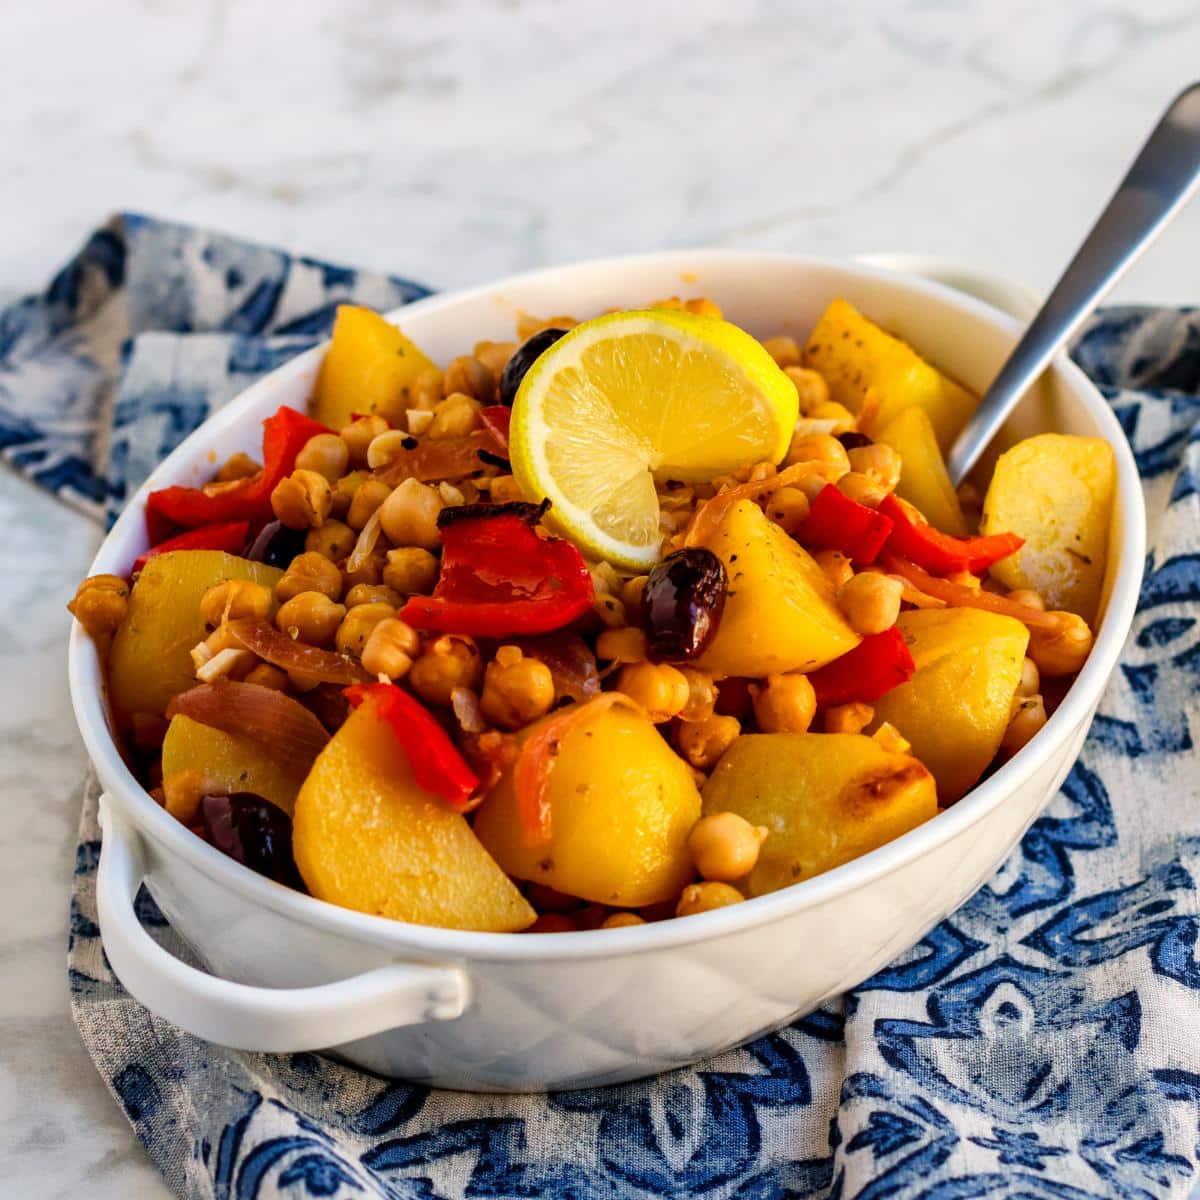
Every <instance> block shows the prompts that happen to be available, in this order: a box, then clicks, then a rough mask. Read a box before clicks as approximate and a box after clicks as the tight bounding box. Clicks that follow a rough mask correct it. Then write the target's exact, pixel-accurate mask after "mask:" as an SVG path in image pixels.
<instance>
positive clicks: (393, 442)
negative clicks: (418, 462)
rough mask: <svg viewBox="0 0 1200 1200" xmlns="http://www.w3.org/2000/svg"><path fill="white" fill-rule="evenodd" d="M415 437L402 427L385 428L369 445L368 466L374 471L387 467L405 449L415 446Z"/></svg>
mask: <svg viewBox="0 0 1200 1200" xmlns="http://www.w3.org/2000/svg"><path fill="white" fill-rule="evenodd" d="M413 445H414V443H413V439H412V436H411V435H410V434H407V433H405V432H404V430H402V429H385V430H384V431H383V433H381V434H380V435H379V436H378V437H376V438H373V439H372V441H371V444H370V445H369V446H368V447H367V466H368V467H370V468H371V470H372V471H377V470H378V469H379V468H380V467H386V466H387V465H388V463H390V462H392V461H394V460H395V459H397V458H399V457H400V455H401V454H403V453H404V451H405V450H408V449H411V448H412V447H413Z"/></svg>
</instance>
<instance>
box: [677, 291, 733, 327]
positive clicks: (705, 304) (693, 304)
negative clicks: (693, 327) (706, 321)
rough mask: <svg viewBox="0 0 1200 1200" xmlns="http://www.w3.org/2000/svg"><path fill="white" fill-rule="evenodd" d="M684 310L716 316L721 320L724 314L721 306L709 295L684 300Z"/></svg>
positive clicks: (705, 315)
mask: <svg viewBox="0 0 1200 1200" xmlns="http://www.w3.org/2000/svg"><path fill="white" fill-rule="evenodd" d="M683 311H684V312H690V313H695V314H696V315H697V316H700V317H716V318H717V320H718V321H719V320H720V319H721V318H722V316H723V315H724V314H723V313H722V311H721V306H720V305H719V304H718V303H717V302H716V301H715V300H710V299H709V298H708V297H707V296H693V297H692V299H690V300H685V301H684V302H683Z"/></svg>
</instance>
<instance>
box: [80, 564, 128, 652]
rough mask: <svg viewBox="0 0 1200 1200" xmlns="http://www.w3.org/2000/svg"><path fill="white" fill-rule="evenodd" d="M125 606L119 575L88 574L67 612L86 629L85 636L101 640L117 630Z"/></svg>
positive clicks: (124, 587)
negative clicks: (88, 576) (89, 575)
mask: <svg viewBox="0 0 1200 1200" xmlns="http://www.w3.org/2000/svg"><path fill="white" fill-rule="evenodd" d="M128 607H129V584H127V583H126V582H125V580H123V579H122V578H121V577H120V576H119V575H92V576H91V577H90V578H88V579H85V580H84V581H83V582H82V583H81V584H80V585H79V587H78V589H77V590H76V592H75V599H74V600H72V601H71V603H70V604H68V605H67V609H68V611H69V612H70V613H71V615H72V616H73V617H74V618H75V620H77V621H78V622H79V623H80V625H82V626H83V627H84V629H85V630H87V634H88V636H89V637H91V638H94V639H95V640H96V641H102V640H103V639H105V638H108V637H111V636H112V635H113V634H114V633H116V631H117V626H118V625H120V624H121V622H122V621H123V620H124V619H125V610H126V609H127V608H128Z"/></svg>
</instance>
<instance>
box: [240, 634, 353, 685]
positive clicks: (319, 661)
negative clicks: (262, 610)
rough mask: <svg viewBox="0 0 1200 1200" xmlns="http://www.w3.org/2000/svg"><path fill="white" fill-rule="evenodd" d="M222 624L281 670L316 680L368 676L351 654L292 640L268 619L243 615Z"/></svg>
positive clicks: (348, 680) (340, 680)
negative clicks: (238, 618) (346, 654)
mask: <svg viewBox="0 0 1200 1200" xmlns="http://www.w3.org/2000/svg"><path fill="white" fill-rule="evenodd" d="M226 628H227V629H228V630H229V633H230V634H231V635H232V637H233V638H234V639H235V640H236V641H237V642H239V643H240V644H241V645H243V646H245V647H246V649H247V650H253V651H254V653H255V654H257V655H258V657H259V658H261V659H263V660H264V661H265V662H269V663H270V664H271V665H272V666H273V667H278V668H279V669H280V670H281V671H296V672H299V674H301V675H306V676H307V677H308V678H309V679H312V680H316V681H317V682H318V683H341V684H351V683H369V682H370V680H371V676H370V675H368V674H367V672H366V671H364V670H363V669H362V667H361V666H359V664H358V663H356V662H355V661H354V660H353V659H352V658H347V657H346V656H345V655H343V654H335V653H334V652H333V651H332V650H322V649H321V648H320V647H319V646H309V645H307V644H306V643H304V642H300V641H296V640H295V639H294V638H290V637H288V635H287V634H286V633H281V632H280V631H279V630H278V629H276V628H275V626H274V625H272V624H271V623H270V622H269V621H260V620H256V619H255V618H253V617H244V618H242V619H240V620H237V621H230V622H229V623H228V625H227V626H226Z"/></svg>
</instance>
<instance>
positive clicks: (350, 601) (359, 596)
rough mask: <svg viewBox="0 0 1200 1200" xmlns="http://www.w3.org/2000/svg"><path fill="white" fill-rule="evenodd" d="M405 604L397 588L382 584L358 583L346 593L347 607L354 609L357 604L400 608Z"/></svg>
mask: <svg viewBox="0 0 1200 1200" xmlns="http://www.w3.org/2000/svg"><path fill="white" fill-rule="evenodd" d="M403 603H404V597H403V596H401V595H400V593H399V592H398V591H396V589H395V588H390V587H388V586H387V585H386V584H382V583H356V584H355V585H354V586H353V587H352V588H351V589H350V590H349V591H348V592H347V593H346V607H347V608H353V607H354V606H355V605H356V604H390V605H391V606H392V608H399V607H400V605H401V604H403Z"/></svg>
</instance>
